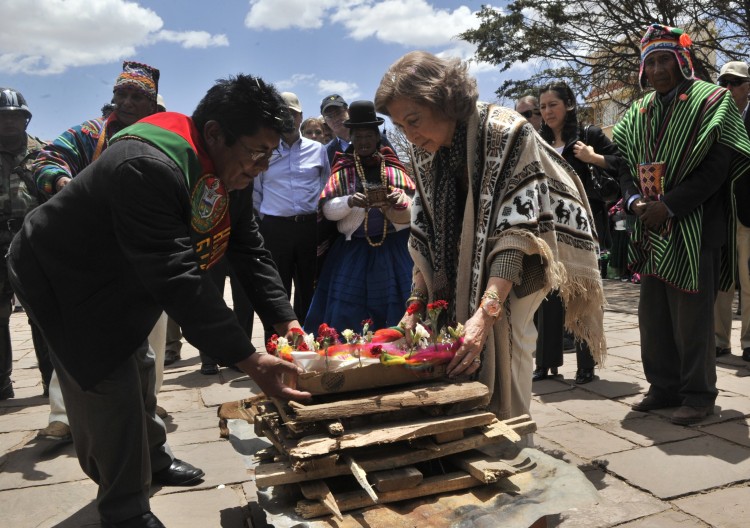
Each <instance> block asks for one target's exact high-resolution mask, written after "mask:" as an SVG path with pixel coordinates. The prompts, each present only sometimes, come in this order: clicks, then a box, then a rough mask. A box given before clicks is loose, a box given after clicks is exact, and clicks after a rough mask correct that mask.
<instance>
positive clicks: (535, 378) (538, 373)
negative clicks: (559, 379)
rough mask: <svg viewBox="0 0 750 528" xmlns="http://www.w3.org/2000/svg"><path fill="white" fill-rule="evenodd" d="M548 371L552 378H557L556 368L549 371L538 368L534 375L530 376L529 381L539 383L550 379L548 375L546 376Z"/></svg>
mask: <svg viewBox="0 0 750 528" xmlns="http://www.w3.org/2000/svg"><path fill="white" fill-rule="evenodd" d="M548 371H551V372H552V374H551V375H552V376H557V367H552V368H551V369H546V368H542V367H539V368H537V369H536V370H534V374H532V375H531V381H540V380H544V379H547V378H548V377H550V374H548Z"/></svg>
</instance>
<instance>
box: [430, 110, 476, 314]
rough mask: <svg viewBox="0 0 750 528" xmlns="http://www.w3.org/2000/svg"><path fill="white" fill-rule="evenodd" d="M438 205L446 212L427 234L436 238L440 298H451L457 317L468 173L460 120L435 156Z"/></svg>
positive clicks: (436, 294)
mask: <svg viewBox="0 0 750 528" xmlns="http://www.w3.org/2000/svg"><path fill="white" fill-rule="evenodd" d="M435 160H436V164H435V172H434V176H435V181H434V186H435V194H434V196H433V199H434V204H435V205H434V207H435V210H437V211H443V212H444V214H439V215H437V216H436V217H435V219H434V222H433V223H432V224H430V225H428V226H427V229H428V231H427V235H428V236H429V237H430V239H431V240H432V241H433V247H434V254H433V266H434V268H433V269H434V272H435V279H434V285H433V288H434V291H435V294H434V295H435V298H436V299H443V300H446V301H448V306H449V310H450V312H453V313H449V314H448V317H449V318H450V319H453V318H455V313H454V312H455V303H454V302H453V301H454V291H453V285H454V284H455V283H456V266H457V265H458V262H457V261H458V251H457V248H458V239H459V236H460V229H461V222H460V218H461V214H459V211H463V210H464V206H465V204H466V196H465V193H463V192H459V185H458V183H459V180H461V181H462V183H463V185H464V187H465V186H466V185H467V183H464V182H465V180H466V178H467V172H466V124H465V123H458V124H457V125H456V131H455V133H454V135H453V140H452V141H451V146H450V147H441V148H440V149H439V150H438V152H437V156H435Z"/></svg>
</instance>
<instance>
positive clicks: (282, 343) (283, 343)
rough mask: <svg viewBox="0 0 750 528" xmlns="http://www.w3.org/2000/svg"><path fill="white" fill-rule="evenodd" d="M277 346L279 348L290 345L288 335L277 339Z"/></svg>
mask: <svg viewBox="0 0 750 528" xmlns="http://www.w3.org/2000/svg"><path fill="white" fill-rule="evenodd" d="M276 346H277V347H279V348H284V347H288V346H289V340H288V339H287V338H286V337H279V339H278V340H277V341H276Z"/></svg>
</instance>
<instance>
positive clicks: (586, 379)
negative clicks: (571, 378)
mask: <svg viewBox="0 0 750 528" xmlns="http://www.w3.org/2000/svg"><path fill="white" fill-rule="evenodd" d="M592 381H594V369H592V368H579V369H578V370H576V385H583V384H585V383H591V382H592Z"/></svg>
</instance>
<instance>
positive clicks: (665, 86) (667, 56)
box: [643, 51, 684, 95]
mask: <svg viewBox="0 0 750 528" xmlns="http://www.w3.org/2000/svg"><path fill="white" fill-rule="evenodd" d="M643 72H644V73H645V74H646V79H647V80H648V83H649V84H650V85H651V86H653V87H654V90H656V91H657V92H658V93H660V94H662V95H663V94H667V93H669V92H670V91H671V90H673V89H674V88H675V87H676V86H677V85H678V84H680V83H681V82H682V81H683V79H684V77H683V76H682V72H680V65H679V64H678V63H677V57H675V55H674V53H672V52H671V51H655V52H653V53H650V54H649V55H648V56H647V57H646V59H645V60H644V61H643Z"/></svg>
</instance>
